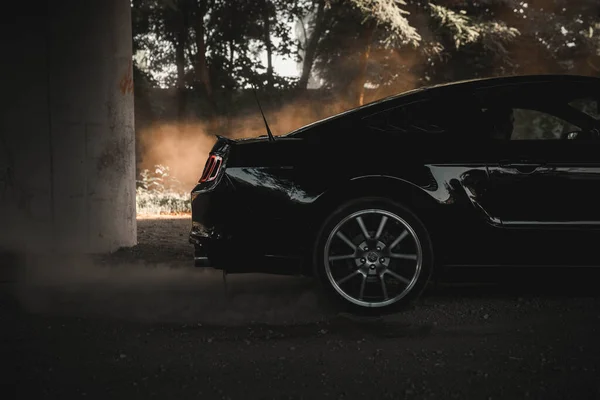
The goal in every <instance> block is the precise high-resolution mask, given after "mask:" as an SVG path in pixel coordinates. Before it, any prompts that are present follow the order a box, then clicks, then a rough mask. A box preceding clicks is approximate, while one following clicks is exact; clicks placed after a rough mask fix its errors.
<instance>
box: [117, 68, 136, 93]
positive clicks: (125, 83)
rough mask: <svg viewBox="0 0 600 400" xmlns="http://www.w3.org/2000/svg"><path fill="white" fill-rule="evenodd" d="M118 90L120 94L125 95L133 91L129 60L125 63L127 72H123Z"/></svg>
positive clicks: (131, 69) (131, 70)
mask: <svg viewBox="0 0 600 400" xmlns="http://www.w3.org/2000/svg"><path fill="white" fill-rule="evenodd" d="M119 90H121V94H123V95H126V94H129V93H133V62H132V60H129V64H128V65H127V72H125V73H124V74H123V77H122V78H121V80H120V81H119Z"/></svg>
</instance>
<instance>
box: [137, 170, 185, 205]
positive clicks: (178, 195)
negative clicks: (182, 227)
mask: <svg viewBox="0 0 600 400" xmlns="http://www.w3.org/2000/svg"><path fill="white" fill-rule="evenodd" d="M140 177H141V179H140V180H138V181H137V188H136V208H137V213H138V214H151V215H158V214H181V213H189V212H191V203H190V195H189V194H188V193H186V191H185V190H184V189H183V186H182V185H181V182H179V181H178V180H177V178H175V177H173V176H171V174H170V171H169V167H167V166H164V165H160V164H159V165H156V166H155V167H154V171H150V170H148V169H145V170H143V171H142V172H141V174H140Z"/></svg>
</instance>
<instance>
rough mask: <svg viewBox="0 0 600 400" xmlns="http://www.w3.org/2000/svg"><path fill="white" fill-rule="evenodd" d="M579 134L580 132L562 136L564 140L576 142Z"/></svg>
mask: <svg viewBox="0 0 600 400" xmlns="http://www.w3.org/2000/svg"><path fill="white" fill-rule="evenodd" d="M580 134H581V132H580V131H575V132H568V133H566V134H565V135H564V138H565V139H567V140H577V138H578V137H579V136H580Z"/></svg>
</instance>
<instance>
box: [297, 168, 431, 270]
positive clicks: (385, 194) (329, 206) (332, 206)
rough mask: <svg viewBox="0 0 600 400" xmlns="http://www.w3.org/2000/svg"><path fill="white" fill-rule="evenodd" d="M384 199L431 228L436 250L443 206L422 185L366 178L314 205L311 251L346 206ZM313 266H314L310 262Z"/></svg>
mask: <svg viewBox="0 0 600 400" xmlns="http://www.w3.org/2000/svg"><path fill="white" fill-rule="evenodd" d="M367 197H369V198H381V199H388V200H390V201H392V202H395V203H399V204H401V205H403V206H404V207H406V208H407V209H409V210H410V211H411V212H413V213H414V214H415V215H416V216H417V217H418V218H419V219H420V220H421V221H422V222H423V224H424V225H425V226H426V227H427V230H428V232H429V235H430V237H431V241H432V242H433V245H434V247H435V238H436V236H437V234H436V232H437V229H436V221H437V220H438V218H437V215H438V213H439V208H438V206H439V203H438V202H437V201H436V200H435V199H434V198H433V197H432V196H430V195H429V194H427V192H426V191H425V190H424V189H422V188H420V187H419V186H417V185H415V184H413V183H411V182H408V181H405V180H402V179H399V178H394V177H384V176H377V177H364V178H357V179H353V180H350V181H346V182H344V183H343V184H340V185H337V186H334V187H332V188H330V189H329V190H327V191H326V192H325V193H323V194H322V195H321V196H320V197H319V198H318V199H317V200H316V201H315V203H314V204H313V207H314V209H313V212H312V215H311V216H312V218H311V219H312V221H311V222H312V223H311V225H312V229H311V234H310V235H309V236H310V239H311V241H310V243H308V248H309V249H312V246H313V244H314V243H313V242H314V240H315V238H316V236H317V234H318V232H319V229H320V228H321V226H322V224H323V223H324V221H325V220H326V219H327V218H328V217H329V215H331V214H332V213H333V212H335V210H336V209H338V208H339V207H340V206H342V205H343V204H346V203H348V202H351V201H353V200H359V199H362V198H367ZM309 264H310V263H309ZM304 272H305V273H306V274H309V275H310V274H312V269H311V268H310V265H308V266H307V268H305V271H304Z"/></svg>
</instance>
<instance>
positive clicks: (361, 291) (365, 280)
mask: <svg viewBox="0 0 600 400" xmlns="http://www.w3.org/2000/svg"><path fill="white" fill-rule="evenodd" d="M366 283H367V276H366V275H363V278H362V282H361V283H360V293H358V299H359V300H362V299H363V296H364V295H365V284H366Z"/></svg>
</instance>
